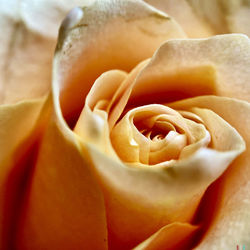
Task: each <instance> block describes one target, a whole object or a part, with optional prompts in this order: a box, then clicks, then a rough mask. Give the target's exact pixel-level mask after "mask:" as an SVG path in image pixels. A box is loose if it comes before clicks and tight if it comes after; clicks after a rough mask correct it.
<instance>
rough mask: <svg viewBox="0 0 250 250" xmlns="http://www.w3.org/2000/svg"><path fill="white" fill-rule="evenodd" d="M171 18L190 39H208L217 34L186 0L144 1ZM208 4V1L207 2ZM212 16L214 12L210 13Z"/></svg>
mask: <svg viewBox="0 0 250 250" xmlns="http://www.w3.org/2000/svg"><path fill="white" fill-rule="evenodd" d="M145 2H147V3H149V4H151V5H153V6H154V7H156V8H157V9H159V10H162V11H164V12H166V13H167V14H168V15H170V16H172V17H173V18H174V19H175V20H176V21H177V22H178V23H179V24H180V25H181V27H182V28H183V30H184V31H185V33H186V34H187V35H188V37H190V38H202V37H209V36H212V35H215V34H217V33H216V31H215V30H214V29H213V27H212V26H211V25H210V24H209V23H208V22H207V21H206V20H204V19H203V18H202V17H200V16H199V15H197V13H196V12H195V11H194V9H193V8H192V5H190V2H189V1H187V0H178V3H176V1H174V0H145ZM209 2H210V1H209ZM212 13H213V15H214V12H212Z"/></svg>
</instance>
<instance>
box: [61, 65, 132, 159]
mask: <svg viewBox="0 0 250 250" xmlns="http://www.w3.org/2000/svg"><path fill="white" fill-rule="evenodd" d="M127 78H128V77H127V74H126V73H125V72H123V71H120V70H111V71H108V72H105V73H103V74H102V75H101V76H100V77H99V78H98V79H97V80H96V82H95V84H94V85H93V87H92V88H91V90H90V92H89V94H88V96H87V98H86V105H85V107H84V109H83V110H82V113H81V115H80V117H79V119H78V121H77V123H76V125H75V128H74V132H75V133H76V134H78V135H79V136H80V137H81V138H82V139H83V140H84V141H86V142H89V143H92V144H94V145H96V147H97V148H100V149H101V150H103V149H105V152H106V153H107V154H108V155H110V154H111V155H113V156H115V153H114V152H113V148H112V146H111V143H110V139H109V133H110V129H109V125H108V114H107V111H109V110H108V109H109V106H110V103H112V101H113V97H114V96H115V95H116V93H117V92H118V91H119V89H120V87H122V83H123V81H124V80H126V79H127ZM102 100H105V101H106V106H105V108H104V109H99V108H97V106H96V105H97V104H98V103H99V102H100V101H102ZM114 101H115V102H117V100H114ZM124 105H126V103H125V104H124ZM124 105H123V106H124ZM123 108H124V107H122V108H121V112H122V111H123ZM59 112H60V111H59Z"/></svg>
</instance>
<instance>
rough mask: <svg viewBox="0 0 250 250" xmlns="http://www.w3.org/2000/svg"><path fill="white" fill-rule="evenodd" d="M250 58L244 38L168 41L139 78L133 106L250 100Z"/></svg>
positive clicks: (225, 37) (239, 36)
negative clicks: (202, 98) (196, 100)
mask: <svg viewBox="0 0 250 250" xmlns="http://www.w3.org/2000/svg"><path fill="white" fill-rule="evenodd" d="M249 58H250V39H249V38H248V37H247V36H244V35H238V34H235V35H220V36H215V37H212V38H209V39H189V40H171V41H168V42H166V43H165V44H163V45H162V46H161V47H160V48H159V49H158V51H157V52H156V53H155V55H154V56H153V58H152V60H151V63H149V64H148V66H147V67H145V69H144V70H143V72H141V74H140V76H138V78H137V80H136V82H135V86H134V88H133V91H132V94H131V100H130V103H131V105H135V103H136V104H142V103H150V102H151V103H152V102H154V98H155V96H157V101H158V102H169V101H173V100H174V99H177V100H178V99H183V98H187V97H193V96H198V95H208V94H213V95H217V96H227V97H234V98H238V99H242V100H246V101H249V100H250V90H249V88H250V85H249V84H247V83H248V82H249V71H250V60H249ZM167 99H168V100H167Z"/></svg>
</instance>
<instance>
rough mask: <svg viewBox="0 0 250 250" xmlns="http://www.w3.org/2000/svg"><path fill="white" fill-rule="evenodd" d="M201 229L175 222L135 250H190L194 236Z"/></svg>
mask: <svg viewBox="0 0 250 250" xmlns="http://www.w3.org/2000/svg"><path fill="white" fill-rule="evenodd" d="M198 228H199V227H198V226H194V225H191V224H188V223H180V222H174V223H171V224H169V225H167V226H165V227H162V228H161V229H160V230H159V231H157V232H156V233H154V234H153V235H152V236H150V237H149V238H148V239H147V240H145V241H143V242H142V243H141V244H140V245H138V246H137V247H135V248H134V249H133V250H161V249H165V250H171V249H172V250H173V249H189V247H190V242H191V241H192V236H193V235H194V233H195V232H196V231H197V229H198Z"/></svg>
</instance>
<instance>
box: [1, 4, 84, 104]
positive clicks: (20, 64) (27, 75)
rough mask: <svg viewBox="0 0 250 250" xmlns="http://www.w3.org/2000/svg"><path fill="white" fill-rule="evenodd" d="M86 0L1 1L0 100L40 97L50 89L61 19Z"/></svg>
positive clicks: (7, 102) (7, 101)
mask: <svg viewBox="0 0 250 250" xmlns="http://www.w3.org/2000/svg"><path fill="white" fill-rule="evenodd" d="M85 2H86V1H84V0H82V1H80V0H78V1H77V0H73V1H67V0H65V1H57V0H51V1H49V0H46V1H43V0H36V1H32V0H22V1H19V0H11V1H1V2H0V30H1V33H2V35H1V46H0V56H1V61H0V103H4V104H9V103H16V102H18V101H22V100H24V99H33V98H40V97H43V96H44V95H46V94H47V93H48V92H49V90H50V86H51V85H50V84H51V68H52V59H53V52H54V49H55V46H56V40H57V33H58V28H59V25H60V22H61V21H62V19H63V17H64V16H65V15H66V13H67V12H68V11H69V10H70V9H71V8H72V7H74V6H75V5H76V4H79V3H82V4H83V3H85Z"/></svg>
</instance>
